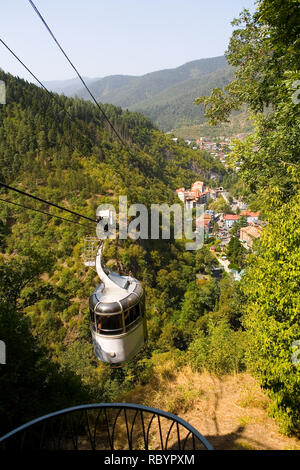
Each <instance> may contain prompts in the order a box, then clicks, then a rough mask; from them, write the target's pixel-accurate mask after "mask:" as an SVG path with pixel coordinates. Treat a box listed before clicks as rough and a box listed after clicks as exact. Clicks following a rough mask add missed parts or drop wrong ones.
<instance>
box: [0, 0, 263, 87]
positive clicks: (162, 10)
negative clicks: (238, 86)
mask: <svg viewBox="0 0 300 470" xmlns="http://www.w3.org/2000/svg"><path fill="white" fill-rule="evenodd" d="M33 1H34V3H35V4H36V6H37V7H38V9H39V10H40V12H41V14H42V15H43V16H44V17H45V19H46V21H47V22H48V24H49V26H50V27H51V28H52V30H53V32H54V34H55V35H56V36H57V39H58V40H59V42H60V43H61V44H62V46H63V48H64V49H65V51H66V52H67V54H68V55H69V57H70V59H71V60H72V61H73V62H74V64H75V66H76V67H77V68H78V69H79V72H80V73H81V74H82V75H84V76H87V77H103V76H106V75H112V74H130V75H142V74H144V73H147V72H152V71H154V70H160V69H164V68H172V67H177V66H179V65H182V64H184V63H185V62H189V61H191V60H196V59H201V58H204V57H214V56H219V55H222V54H224V51H225V50H226V48H227V45H228V41H229V38H230V35H231V32H232V26H231V24H230V22H231V21H232V19H233V18H234V17H237V16H238V14H239V12H240V11H241V10H242V9H243V8H244V7H245V8H248V9H250V11H254V9H255V6H254V5H255V0H80V1H79V0H33ZM0 37H1V39H3V40H4V41H5V42H6V43H7V44H8V46H9V47H10V48H11V49H12V50H13V51H14V52H15V53H16V54H17V55H18V56H19V57H20V58H21V59H22V60H23V62H25V64H26V65H27V66H28V67H29V68H31V69H32V71H33V72H34V73H35V74H36V75H37V77H38V78H39V79H40V80H42V81H43V80H55V79H67V78H73V77H74V76H75V73H74V71H73V70H72V69H71V67H70V65H69V64H68V63H67V61H66V59H65V58H64V57H63V55H62V53H61V52H60V50H59V49H58V47H57V46H56V44H55V43H54V41H53V40H52V38H51V37H50V35H49V33H48V32H47V30H46V29H45V27H44V25H43V24H42V22H41V21H40V19H39V18H38V17H37V15H36V13H35V12H34V10H33V9H32V7H31V5H30V4H29V2H28V0H9V1H5V2H1V3H0ZM0 68H2V69H4V70H5V71H6V72H10V73H12V74H13V75H18V76H20V77H23V78H26V79H30V80H31V78H30V76H29V74H28V73H27V72H26V71H25V70H24V69H23V68H22V66H21V65H20V64H18V63H17V62H16V60H15V59H14V58H13V57H12V56H11V55H10V53H9V52H8V51H6V50H5V48H4V47H3V45H2V44H1V43H0Z"/></svg>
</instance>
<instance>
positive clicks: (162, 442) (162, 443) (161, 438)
mask: <svg viewBox="0 0 300 470" xmlns="http://www.w3.org/2000/svg"><path fill="white" fill-rule="evenodd" d="M157 421H158V427H159V437H160V445H161V448H162V449H163V448H164V441H163V436H162V430H161V424H160V417H159V415H157Z"/></svg>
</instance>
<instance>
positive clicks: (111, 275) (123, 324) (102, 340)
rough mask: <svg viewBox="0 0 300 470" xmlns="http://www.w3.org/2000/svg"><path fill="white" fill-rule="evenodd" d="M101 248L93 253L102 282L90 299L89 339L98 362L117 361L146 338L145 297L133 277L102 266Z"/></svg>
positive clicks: (129, 355)
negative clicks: (90, 334) (91, 341)
mask: <svg viewBox="0 0 300 470" xmlns="http://www.w3.org/2000/svg"><path fill="white" fill-rule="evenodd" d="M102 247H103V245H101V246H100V247H99V248H98V251H97V255H96V270H97V273H98V276H99V277H100V279H101V281H102V282H101V284H99V285H98V286H97V287H96V289H95V290H94V292H93V293H92V295H91V296H90V300H89V307H90V317H91V331H92V339H93V344H94V351H95V355H96V356H97V358H98V359H99V360H100V361H102V362H106V363H110V364H120V363H123V362H126V361H130V360H131V359H132V358H133V357H134V356H135V355H136V354H137V352H138V351H139V350H140V349H141V348H142V347H143V346H144V344H145V342H146V341H147V326H146V319H145V296H144V291H143V288H142V285H141V284H140V282H139V281H137V280H136V279H134V278H133V277H130V276H120V275H119V274H117V273H115V272H113V271H109V270H108V269H107V268H106V269H103V267H102V263H101V257H102Z"/></svg>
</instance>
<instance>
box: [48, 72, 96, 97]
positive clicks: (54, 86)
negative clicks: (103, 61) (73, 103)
mask: <svg viewBox="0 0 300 470" xmlns="http://www.w3.org/2000/svg"><path fill="white" fill-rule="evenodd" d="M83 78H84V80H85V82H86V83H87V84H88V85H90V84H91V83H93V82H94V81H95V80H99V78H88V77H83ZM43 84H44V85H45V87H46V88H48V90H50V91H54V92H55V93H59V94H64V95H66V96H72V95H73V94H74V93H76V91H77V90H78V89H79V88H81V86H82V83H81V81H80V79H79V78H70V79H69V80H50V81H47V82H43Z"/></svg>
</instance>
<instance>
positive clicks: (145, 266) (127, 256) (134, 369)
mask: <svg viewBox="0 0 300 470" xmlns="http://www.w3.org/2000/svg"><path fill="white" fill-rule="evenodd" d="M0 79H1V80H4V81H5V83H6V86H7V104H6V105H5V106H3V107H1V109H0V113H1V114H0V119H1V126H0V174H1V181H4V182H6V183H7V184H10V185H12V186H14V187H17V188H19V189H22V190H25V191H27V192H29V193H31V194H35V195H37V196H39V197H42V198H44V199H46V200H50V201H51V202H54V203H58V204H60V205H64V206H65V207H67V208H71V209H72V210H75V211H77V212H79V213H81V214H84V215H87V216H89V217H94V216H95V209H96V207H97V206H98V205H99V204H100V203H102V202H110V203H113V204H117V203H118V196H119V195H127V197H128V203H129V204H131V203H136V202H139V203H144V204H146V206H147V207H149V205H150V204H151V203H162V202H166V203H173V202H178V198H177V196H176V194H175V193H174V189H175V188H177V187H179V186H182V185H183V184H184V185H186V186H187V187H188V186H189V185H190V184H191V183H192V182H193V181H195V179H199V178H201V179H203V180H204V181H207V182H209V178H210V173H211V172H213V173H214V174H216V173H217V174H219V178H220V183H221V181H222V177H223V175H224V174H225V171H224V168H223V167H222V166H220V165H218V164H217V163H215V162H214V161H212V160H211V158H210V156H209V155H207V154H206V153H205V152H200V151H197V152H195V151H193V150H190V149H188V148H187V147H186V146H184V145H181V144H175V143H174V142H173V141H172V140H171V139H170V138H168V137H167V136H165V135H164V134H162V133H161V132H160V131H158V130H157V129H156V128H155V127H154V126H153V124H152V123H151V121H149V120H148V119H147V118H145V117H143V116H141V115H139V114H136V113H129V112H124V111H122V110H121V108H115V107H113V106H111V105H110V106H106V108H105V112H106V113H107V114H108V116H109V118H110V119H111V120H112V122H113V123H114V126H115V127H116V128H117V129H118V131H119V132H120V133H121V134H122V136H123V138H124V139H125V140H126V142H127V143H128V145H130V152H129V151H128V148H127V147H124V146H121V145H120V143H118V141H116V140H115V139H114V138H113V137H112V135H111V131H109V129H108V128H107V125H106V124H105V123H104V122H103V119H101V118H99V114H98V111H97V110H96V109H95V107H94V105H92V104H91V103H89V102H85V101H79V100H74V99H69V98H66V97H59V96H56V100H55V101H53V100H51V98H50V97H49V95H48V94H47V93H46V92H45V91H44V90H41V89H39V88H38V87H36V86H34V85H32V84H28V83H26V82H25V81H23V80H20V79H17V78H14V77H12V76H11V75H6V74H4V73H3V72H1V74H0ZM61 104H62V105H63V107H64V108H65V109H67V110H68V113H69V115H71V116H72V119H70V117H69V115H66V112H65V110H64V109H63V108H62V107H61ZM1 198H2V199H5V200H9V201H12V202H15V203H17V204H23V205H24V204H25V206H27V207H32V208H36V209H41V210H44V211H47V212H49V214H57V215H63V216H64V217H66V218H70V219H71V220H76V218H74V217H73V216H72V215H70V216H68V215H67V216H66V215H65V214H62V213H60V212H59V211H58V210H57V209H55V208H49V207H47V206H45V205H44V204H42V203H39V202H37V201H32V200H28V199H26V198H24V196H21V195H17V194H16V193H13V192H11V191H9V192H6V191H4V190H3V189H2V190H1ZM0 216H1V217H0V220H1V224H0V234H1V237H0V241H1V264H0V277H1V283H0V338H1V339H2V340H4V341H5V343H6V348H7V364H6V365H5V366H1V375H0V413H1V418H2V419H1V431H0V433H3V432H5V431H8V430H10V429H12V428H13V427H15V426H17V425H19V424H21V423H23V422H25V421H27V420H29V419H31V418H35V417H37V416H39V415H41V414H43V413H46V412H48V411H54V410H57V409H60V408H63V407H66V406H71V405H73V404H78V403H89V402H95V401H96V402H97V401H98V402H103V401H117V399H118V398H119V397H120V394H121V393H122V392H124V391H126V390H130V389H131V388H132V387H134V386H135V384H136V383H140V382H141V383H146V382H147V381H148V380H149V379H150V378H151V376H152V369H153V363H152V359H151V358H152V354H153V352H154V351H156V352H157V353H159V354H160V353H163V352H165V351H170V350H174V351H177V352H178V354H179V355H180V354H182V355H183V357H185V354H186V352H187V351H188V349H189V347H190V345H191V347H193V346H192V345H193V342H194V341H197V334H196V332H197V331H198V329H197V328H195V325H198V324H199V331H200V334H201V331H206V329H207V327H208V326H207V325H208V323H209V321H210V317H211V319H212V320H213V319H215V321H216V322H217V320H218V318H219V317H220V318H222V321H223V325H224V328H225V330H224V334H225V335H229V336H228V338H229V337H230V341H233V344H235V342H234V341H235V338H236V341H238V340H239V338H240V333H238V332H236V331H235V330H234V329H231V326H232V328H235V329H238V325H239V321H238V320H236V318H235V317H237V318H238V316H239V308H238V306H237V305H235V303H234V301H233V300H232V302H231V304H230V305H229V304H228V306H227V307H226V309H225V310H224V309H223V307H222V306H221V305H219V299H220V297H221V296H222V295H229V297H231V296H232V295H233V294H232V291H233V286H232V285H231V282H230V281H229V280H226V279H224V281H222V282H221V283H218V282H216V281H215V280H214V279H213V278H211V277H210V276H209V275H210V268H211V266H212V265H214V264H215V262H216V261H215V258H214V257H213V256H212V255H211V254H210V253H209V250H208V248H207V247H206V246H205V247H203V249H201V250H199V251H197V252H187V251H185V244H184V243H185V242H184V240H172V239H171V240H153V241H151V240H148V241H147V240H138V241H136V242H134V241H133V240H131V239H128V240H127V241H123V242H119V241H118V240H115V241H114V240H111V241H110V242H109V244H108V246H107V247H106V249H105V255H106V260H107V263H108V264H109V266H110V267H111V268H112V269H115V270H116V271H118V272H120V273H121V274H128V273H129V272H131V273H132V274H133V275H134V276H136V277H137V278H138V279H139V280H141V281H142V283H143V285H144V288H145V291H146V298H147V307H146V313H147V318H148V331H149V342H148V346H147V348H146V350H145V351H144V352H143V353H141V354H140V356H139V357H138V358H137V359H136V360H135V361H134V362H132V363H129V364H127V365H125V366H124V367H123V368H121V369H111V368H110V367H109V366H107V365H104V364H101V363H99V361H98V360H97V359H96V358H95V357H94V354H93V350H92V344H91V338H90V331H89V314H88V297H89V295H90V294H91V292H92V290H93V289H94V287H95V286H96V284H97V283H98V282H99V279H98V278H97V276H96V275H95V272H94V271H93V270H92V269H90V270H89V269H88V268H86V267H85V266H84V265H83V260H82V250H83V237H84V236H85V235H87V234H91V235H94V230H95V227H94V225H93V224H91V225H90V226H89V222H86V224H85V225H81V226H80V225H74V224H71V223H68V222H66V221H62V220H58V219H55V218H50V217H47V216H46V215H43V214H40V213H36V212H31V211H29V210H27V209H24V208H22V207H19V206H13V205H10V204H8V203H4V202H3V201H1V206H0ZM77 222H78V220H77ZM80 222H81V223H82V224H84V222H83V221H82V220H81V221H80ZM197 273H206V274H207V275H208V279H207V280H206V281H204V282H202V283H198V282H196V274H197ZM226 292H228V294H226ZM209 312H212V313H211V314H210V313H209ZM216 324H217V323H216ZM221 329H222V328H221ZM217 331H219V330H216V332H215V330H214V323H211V325H210V326H209V335H212V337H213V335H214V334H217ZM209 337H210V336H208V338H209ZM201 338H202V336H201ZM186 360H188V356H186ZM226 360H227V363H226V368H227V370H229V371H230V370H238V369H239V368H240V367H241V368H242V367H243V353H242V352H241V356H240V359H239V360H236V358H235V360H234V361H232V358H231V357H230V354H229V356H228V357H227V359H226ZM217 361H218V359H217ZM198 364H199V365H198V366H197V367H202V366H201V361H200V362H199V361H198ZM212 367H214V364H212Z"/></svg>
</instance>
